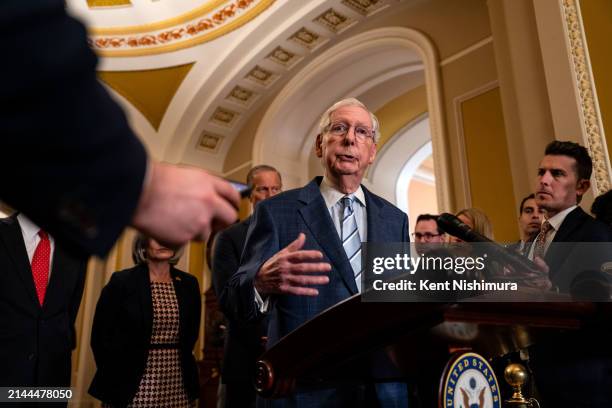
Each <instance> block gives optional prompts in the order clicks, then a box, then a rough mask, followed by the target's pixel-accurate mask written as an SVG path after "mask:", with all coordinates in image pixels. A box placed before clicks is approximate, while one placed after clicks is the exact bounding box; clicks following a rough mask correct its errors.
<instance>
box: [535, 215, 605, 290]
mask: <svg viewBox="0 0 612 408" xmlns="http://www.w3.org/2000/svg"><path fill="white" fill-rule="evenodd" d="M585 242H586V243H595V242H597V243H603V242H612V229H611V228H610V227H609V226H608V225H606V224H604V223H603V222H601V221H597V220H595V219H594V218H593V217H591V216H590V215H588V214H587V213H586V212H584V211H583V210H582V208H580V207H577V208H576V209H574V210H573V211H572V212H570V213H569V214H568V215H567V216H566V217H565V219H564V220H563V223H561V226H560V227H559V231H557V233H556V234H555V238H554V240H553V242H552V244H551V247H550V248H549V250H548V251H546V256H545V257H544V260H545V261H546V263H547V265H548V266H549V268H550V272H549V274H550V280H551V282H552V283H553V285H554V286H556V287H557V288H559V290H560V291H561V292H568V291H569V290H570V288H571V286H572V285H573V283H575V282H574V281H575V279H576V278H577V277H578V275H579V274H580V273H583V272H584V271H585V270H596V271H598V270H599V269H600V267H601V265H602V264H603V263H604V262H608V261H612V253H610V246H609V245H605V244H586V245H580V244H579V243H585ZM576 243H577V245H576Z"/></svg>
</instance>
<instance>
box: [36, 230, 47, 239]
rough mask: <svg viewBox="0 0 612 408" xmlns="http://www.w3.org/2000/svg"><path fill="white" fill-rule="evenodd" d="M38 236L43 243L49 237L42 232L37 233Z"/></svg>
mask: <svg viewBox="0 0 612 408" xmlns="http://www.w3.org/2000/svg"><path fill="white" fill-rule="evenodd" d="M38 236H39V237H40V239H41V240H43V241H44V240H46V239H49V235H48V234H47V233H46V232H45V231H43V230H39V231H38Z"/></svg>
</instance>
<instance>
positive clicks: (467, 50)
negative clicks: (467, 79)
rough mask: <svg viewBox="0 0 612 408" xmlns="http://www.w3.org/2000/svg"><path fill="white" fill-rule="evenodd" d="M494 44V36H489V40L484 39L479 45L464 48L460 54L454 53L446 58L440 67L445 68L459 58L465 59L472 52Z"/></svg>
mask: <svg viewBox="0 0 612 408" xmlns="http://www.w3.org/2000/svg"><path fill="white" fill-rule="evenodd" d="M492 42H493V36H492V35H490V36H488V37H487V38H485V39H483V40H480V41H478V42H477V43H475V44H472V45H470V46H469V47H467V48H464V49H463V50H461V51H459V52H456V53H454V54H453V55H451V56H450V57H446V58H444V59H443V60H442V61H441V62H440V66H441V67H443V66H445V65H447V64H450V63H451V62H453V61H456V60H458V59H459V58H463V57H465V56H466V55H468V54H470V53H472V52H474V51H476V50H477V49H479V48H482V47H484V46H485V45H487V44H489V43H492Z"/></svg>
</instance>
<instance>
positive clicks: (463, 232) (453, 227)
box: [437, 213, 493, 242]
mask: <svg viewBox="0 0 612 408" xmlns="http://www.w3.org/2000/svg"><path fill="white" fill-rule="evenodd" d="M437 223H438V228H440V229H441V230H443V231H444V232H446V233H447V234H450V235H452V236H454V237H457V238H460V239H462V240H464V241H467V242H493V241H491V240H490V239H489V238H487V237H485V236H484V235H481V234H479V233H477V232H476V231H474V230H473V229H471V228H470V227H469V226H468V225H467V224H465V223H463V222H461V220H460V219H459V218H457V217H455V216H454V215H453V214H449V213H442V214H440V215H439V216H438V221H437Z"/></svg>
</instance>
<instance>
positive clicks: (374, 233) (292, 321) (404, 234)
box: [220, 177, 408, 406]
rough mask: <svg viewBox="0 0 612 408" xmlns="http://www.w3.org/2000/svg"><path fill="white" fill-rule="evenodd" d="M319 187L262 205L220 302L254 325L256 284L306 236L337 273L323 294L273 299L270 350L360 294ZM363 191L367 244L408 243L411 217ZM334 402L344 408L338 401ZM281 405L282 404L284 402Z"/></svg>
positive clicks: (308, 245) (314, 183)
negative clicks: (263, 271) (271, 262)
mask: <svg viewBox="0 0 612 408" xmlns="http://www.w3.org/2000/svg"><path fill="white" fill-rule="evenodd" d="M320 183H321V178H320V177H318V178H315V179H314V180H313V181H311V182H310V183H309V184H307V185H306V186H305V187H303V188H299V189H295V190H290V191H287V192H284V193H281V194H279V195H277V196H274V197H272V198H269V199H267V200H265V201H263V202H261V203H259V204H258V205H257V208H256V209H255V213H254V214H253V220H252V222H251V226H250V228H249V232H248V234H247V239H246V243H245V248H244V252H243V254H242V260H241V266H240V269H239V270H238V272H237V273H236V274H234V276H232V278H231V280H230V282H229V284H228V285H227V286H226V287H225V288H224V290H223V291H222V293H221V294H220V297H221V301H222V302H223V303H225V304H228V305H230V306H231V308H230V309H229V310H226V311H227V312H229V313H231V314H232V315H233V316H232V318H234V319H238V320H242V321H253V320H255V319H258V318H259V317H260V313H259V311H258V310H257V307H256V304H255V294H254V288H253V281H254V278H255V275H256V274H257V272H258V271H259V269H260V268H261V266H262V264H263V263H264V262H265V261H266V260H268V259H269V258H270V257H272V256H273V255H274V254H276V253H277V252H278V251H280V250H281V249H283V248H285V247H286V246H287V245H289V244H290V243H291V242H292V241H294V240H295V239H296V238H297V237H298V234H299V233H300V232H303V233H304V234H305V235H306V242H305V244H304V247H303V249H308V250H319V251H321V252H322V253H323V256H324V261H326V262H329V263H330V264H331V266H332V270H331V272H329V283H328V284H327V285H320V286H316V288H317V289H318V290H319V295H318V296H314V297H311V296H293V295H278V296H273V298H272V299H271V302H272V305H271V310H270V312H269V313H270V315H269V328H268V347H270V346H273V345H274V344H275V343H276V342H278V341H279V340H280V339H281V338H282V337H283V336H285V335H286V334H288V333H289V332H291V331H292V330H294V329H296V328H297V327H298V326H300V325H301V324H303V323H304V322H306V321H308V320H309V319H312V318H313V317H315V316H316V315H318V314H319V313H321V312H322V311H324V310H325V309H327V308H329V307H332V306H334V305H335V304H336V303H338V302H340V301H342V300H344V299H346V298H348V297H350V296H352V295H354V294H356V293H357V285H356V283H355V278H354V274H353V270H352V268H351V265H350V263H349V261H348V258H347V256H346V253H345V252H344V249H343V248H342V243H341V242H340V237H339V236H338V233H337V231H336V228H335V227H334V223H333V221H332V219H331V216H330V214H329V211H328V209H327V207H326V205H325V201H324V200H323V196H322V195H321V193H320V191H319V184H320ZM363 190H364V194H365V201H366V211H367V228H368V232H367V234H368V235H367V240H368V242H407V241H408V217H407V216H406V214H404V213H403V212H402V211H400V210H399V209H398V208H397V207H395V206H394V205H392V204H391V203H389V202H387V201H386V200H384V199H382V198H380V197H378V196H376V195H374V194H372V193H371V192H369V191H368V190H367V189H365V188H363ZM225 297H227V299H225ZM349 394H350V393H349ZM309 396H310V397H309V398H310V401H317V399H318V398H319V397H318V396H316V395H315V396H314V397H313V396H312V393H311V394H309ZM303 401H304V399H302V402H303ZM334 401H335V403H340V404H343V402H342V401H338V399H336V400H334ZM317 403H318V404H319V405H317ZM317 403H315V404H314V405H312V404H310V403H300V398H299V396H298V397H296V398H295V399H294V400H293V402H292V403H289V404H288V406H325V404H323V403H322V401H321V400H318V402H317ZM321 404H323V405H321ZM277 405H279V406H283V404H282V403H280V402H279V403H278V404H277ZM340 406H344V405H340Z"/></svg>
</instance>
